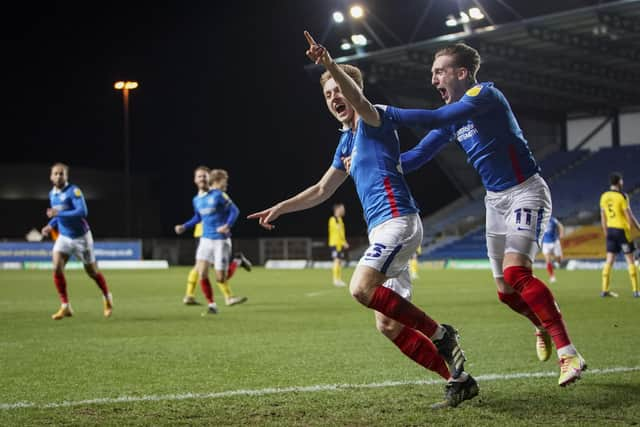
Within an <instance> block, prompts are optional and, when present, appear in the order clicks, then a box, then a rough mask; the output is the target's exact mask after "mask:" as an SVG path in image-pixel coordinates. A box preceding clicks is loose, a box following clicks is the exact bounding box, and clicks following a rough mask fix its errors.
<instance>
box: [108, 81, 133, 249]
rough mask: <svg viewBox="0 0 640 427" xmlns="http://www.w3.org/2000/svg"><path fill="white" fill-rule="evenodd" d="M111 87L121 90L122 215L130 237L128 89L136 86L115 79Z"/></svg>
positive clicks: (129, 82)
mask: <svg viewBox="0 0 640 427" xmlns="http://www.w3.org/2000/svg"><path fill="white" fill-rule="evenodd" d="M113 87H114V88H115V89H117V90H121V91H122V105H123V107H124V126H123V128H124V146H123V153H124V215H125V218H124V219H125V221H124V224H125V233H126V237H131V156H130V153H129V152H130V151H131V150H130V149H129V146H130V145H131V143H130V138H129V91H130V90H133V89H136V88H137V87H138V82H136V81H122V80H120V81H117V82H115V83H114V84H113Z"/></svg>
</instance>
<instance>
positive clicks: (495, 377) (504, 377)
mask: <svg viewBox="0 0 640 427" xmlns="http://www.w3.org/2000/svg"><path fill="white" fill-rule="evenodd" d="M632 371H640V366H629V367H625V366H621V367H615V368H605V369H590V370H588V371H586V372H585V375H586V374H588V375H606V374H613V373H620V372H632ZM556 375H558V373H557V372H516V373H513V374H485V375H479V376H477V377H475V378H476V379H477V380H478V381H479V382H480V381H509V380H515V379H523V378H546V377H555V376H556ZM442 383H443V382H442V380H412V381H383V382H379V383H370V384H318V385H311V386H294V387H282V388H261V389H254V390H251V389H247V390H228V391H220V392H216V393H184V394H163V395H149V396H120V397H103V398H97V399H87V400H73V401H68V400H65V401H62V402H51V403H35V402H15V403H0V410H3V411H6V410H11V409H20V408H34V409H49V408H65V407H70V406H82V405H104V404H111V403H131V402H161V401H176V400H187V399H219V398H223V397H233V396H265V395H269V394H284V393H317V392H321V391H342V390H352V389H366V388H382V387H399V386H406V385H436V384H442Z"/></svg>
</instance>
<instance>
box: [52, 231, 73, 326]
mask: <svg viewBox="0 0 640 427" xmlns="http://www.w3.org/2000/svg"><path fill="white" fill-rule="evenodd" d="M61 238H62V239H66V237H64V236H59V237H58V239H57V240H56V244H55V245H54V247H53V255H52V259H51V261H52V263H53V283H54V284H55V285H56V290H57V291H58V296H59V297H60V308H59V309H58V311H56V312H55V313H54V314H52V315H51V318H52V319H53V320H61V319H63V318H64V317H71V316H72V315H73V311H72V310H71V306H70V305H69V296H68V294H67V279H66V278H65V275H64V266H65V265H66V264H67V261H68V260H69V253H65V252H62V250H64V248H63V247H62V245H60V244H58V241H60V239H61Z"/></svg>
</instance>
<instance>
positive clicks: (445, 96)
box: [438, 87, 451, 104]
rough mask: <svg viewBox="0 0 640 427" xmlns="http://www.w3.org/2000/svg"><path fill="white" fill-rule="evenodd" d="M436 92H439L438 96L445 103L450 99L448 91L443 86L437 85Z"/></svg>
mask: <svg viewBox="0 0 640 427" xmlns="http://www.w3.org/2000/svg"><path fill="white" fill-rule="evenodd" d="M438 92H440V97H441V98H442V100H443V101H444V102H445V104H448V103H449V101H450V100H451V97H450V96H449V91H448V90H447V89H446V88H444V87H439V88H438Z"/></svg>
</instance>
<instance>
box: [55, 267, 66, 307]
mask: <svg viewBox="0 0 640 427" xmlns="http://www.w3.org/2000/svg"><path fill="white" fill-rule="evenodd" d="M53 283H55V284H56V289H57V290H58V295H59V296H60V301H61V302H62V303H63V304H69V298H68V297H67V280H66V279H65V277H64V273H53Z"/></svg>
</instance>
